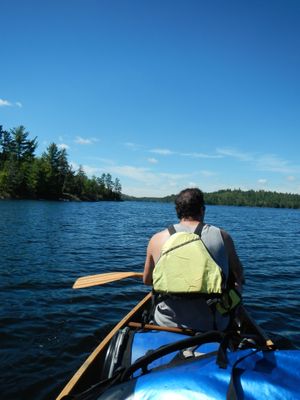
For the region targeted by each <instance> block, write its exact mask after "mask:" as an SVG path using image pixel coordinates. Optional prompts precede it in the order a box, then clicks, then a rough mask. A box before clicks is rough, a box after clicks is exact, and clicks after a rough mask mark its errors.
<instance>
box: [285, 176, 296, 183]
mask: <svg viewBox="0 0 300 400" xmlns="http://www.w3.org/2000/svg"><path fill="white" fill-rule="evenodd" d="M286 179H287V180H288V181H289V182H294V181H295V180H296V178H295V177H294V176H292V175H289V176H287V178H286Z"/></svg>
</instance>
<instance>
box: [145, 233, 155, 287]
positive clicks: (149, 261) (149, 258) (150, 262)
mask: <svg viewBox="0 0 300 400" xmlns="http://www.w3.org/2000/svg"><path fill="white" fill-rule="evenodd" d="M153 240H154V239H153V237H152V238H151V239H150V241H149V244H148V247H147V254H146V260H145V266H144V275H143V282H144V284H145V285H152V273H153V270H154V266H155V263H154V259H153Z"/></svg>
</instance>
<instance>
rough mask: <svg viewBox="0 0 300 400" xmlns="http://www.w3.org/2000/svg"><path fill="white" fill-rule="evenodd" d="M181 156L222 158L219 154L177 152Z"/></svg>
mask: <svg viewBox="0 0 300 400" xmlns="http://www.w3.org/2000/svg"><path fill="white" fill-rule="evenodd" d="M179 154H180V155H181V156H183V157H190V158H223V155H221V154H205V153H179Z"/></svg>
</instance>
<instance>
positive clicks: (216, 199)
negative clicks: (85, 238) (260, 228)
mask: <svg viewBox="0 0 300 400" xmlns="http://www.w3.org/2000/svg"><path fill="white" fill-rule="evenodd" d="M175 197H176V195H174V194H172V195H170V196H165V197H162V198H150V197H143V198H134V197H130V196H125V195H123V198H124V199H125V200H139V201H160V202H174V200H175ZM204 200H205V203H206V204H207V205H226V206H246V207H272V208H294V209H296V208H297V209H299V208H300V195H299V194H292V193H278V192H271V191H265V190H258V191H255V190H247V191H243V190H241V189H233V190H232V189H224V190H218V191H216V192H211V193H204Z"/></svg>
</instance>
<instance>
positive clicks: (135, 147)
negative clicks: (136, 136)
mask: <svg viewBox="0 0 300 400" xmlns="http://www.w3.org/2000/svg"><path fill="white" fill-rule="evenodd" d="M123 145H124V146H125V147H127V148H128V149H130V150H133V151H137V150H140V149H141V147H143V146H142V145H140V144H137V143H133V142H125V143H123Z"/></svg>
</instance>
